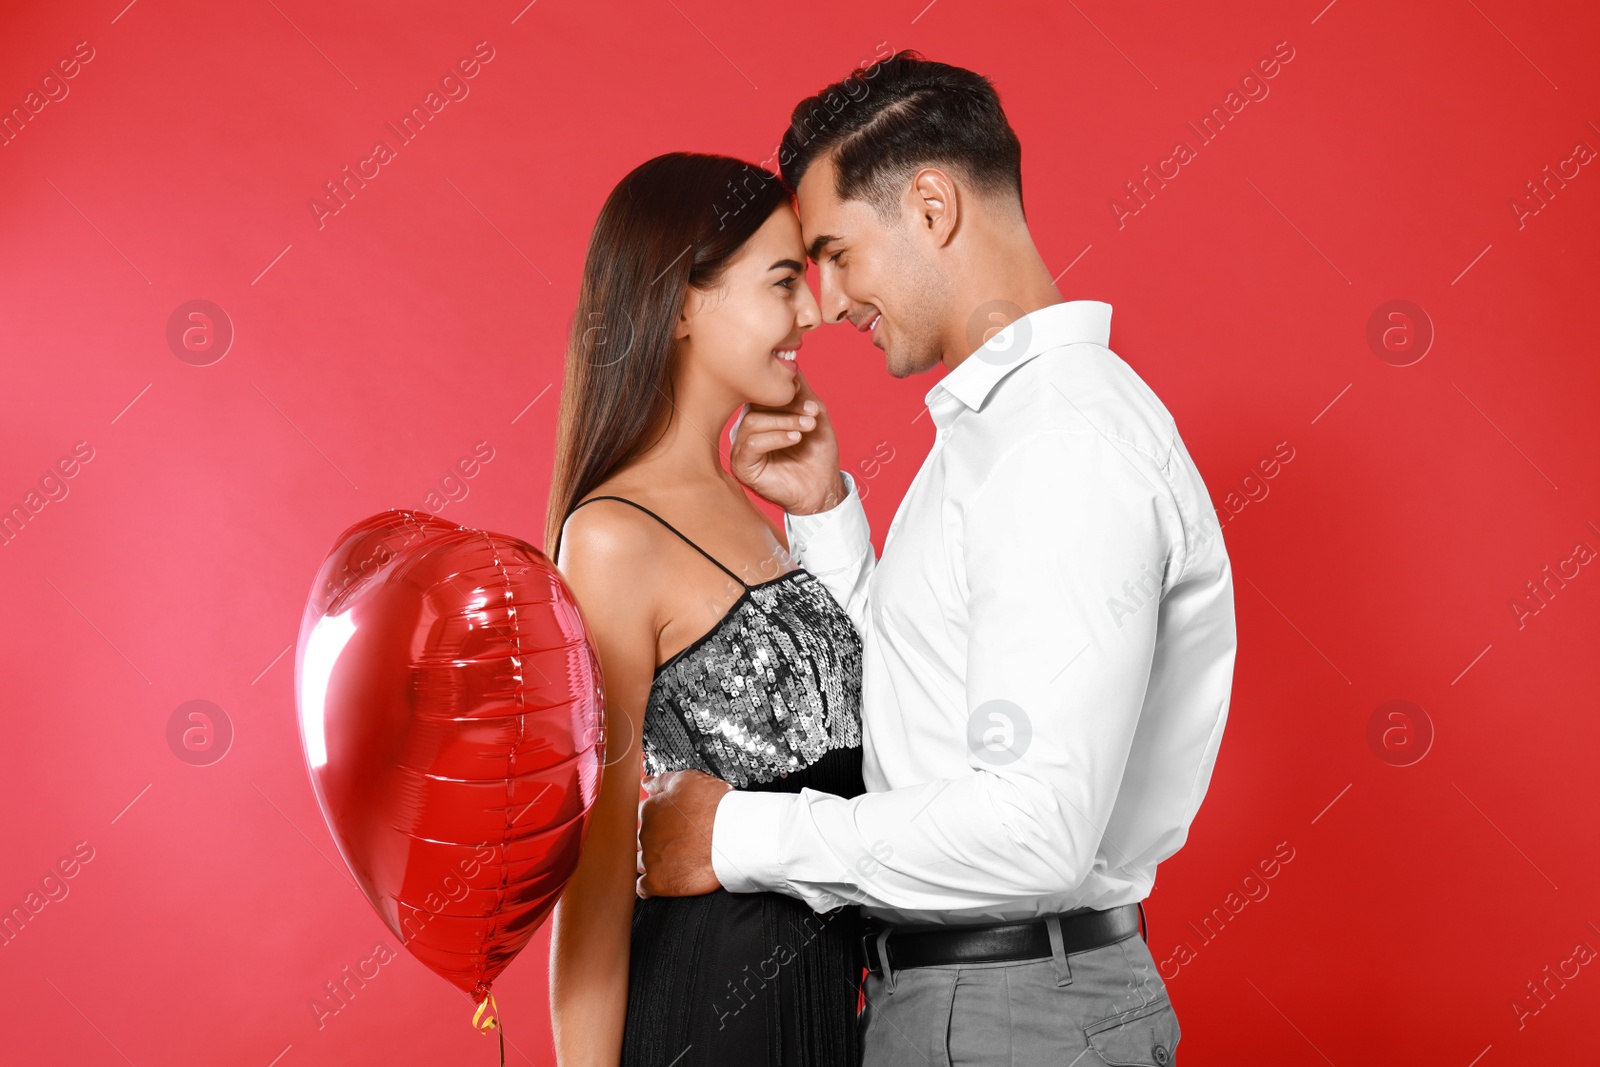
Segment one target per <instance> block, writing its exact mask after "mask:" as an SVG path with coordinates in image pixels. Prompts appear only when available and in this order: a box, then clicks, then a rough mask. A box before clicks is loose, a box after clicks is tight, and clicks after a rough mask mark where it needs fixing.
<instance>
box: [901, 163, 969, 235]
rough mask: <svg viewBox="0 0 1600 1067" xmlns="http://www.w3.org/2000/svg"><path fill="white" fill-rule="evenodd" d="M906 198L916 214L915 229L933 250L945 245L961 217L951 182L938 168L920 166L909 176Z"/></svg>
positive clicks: (957, 199)
mask: <svg viewBox="0 0 1600 1067" xmlns="http://www.w3.org/2000/svg"><path fill="white" fill-rule="evenodd" d="M906 196H907V197H908V199H909V200H910V205H911V208H912V210H913V211H914V212H915V213H916V219H917V226H918V228H919V229H921V230H922V231H923V232H924V233H925V234H926V235H927V236H928V237H929V238H930V239H931V240H932V241H933V245H934V247H935V248H938V247H942V246H943V245H945V244H947V243H948V242H949V241H950V239H951V237H953V236H954V235H955V232H956V223H957V222H958V221H959V220H960V215H961V206H962V205H961V194H960V192H959V190H957V188H956V183H955V179H954V178H952V177H951V176H950V174H949V172H948V171H943V170H940V169H939V168H938V167H923V168H922V169H921V170H919V171H917V173H915V174H913V175H912V176H911V187H910V188H909V189H908V190H907V192H906Z"/></svg>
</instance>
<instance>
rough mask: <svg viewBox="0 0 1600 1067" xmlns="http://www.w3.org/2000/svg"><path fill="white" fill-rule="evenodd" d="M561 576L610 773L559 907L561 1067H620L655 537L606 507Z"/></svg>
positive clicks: (556, 955)
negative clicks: (596, 663) (601, 715)
mask: <svg viewBox="0 0 1600 1067" xmlns="http://www.w3.org/2000/svg"><path fill="white" fill-rule="evenodd" d="M561 546H562V552H561V557H562V561H561V563H560V567H561V570H562V572H563V574H564V575H565V576H566V579H567V584H568V585H569V586H570V587H571V588H572V591H573V594H574V596H575V597H576V598H577V601H578V606H579V609H580V610H581V611H582V613H583V618H584V623H585V625H586V626H587V628H588V630H589V636H590V638H591V640H592V641H593V642H594V645H595V650H596V652H597V654H598V656H599V659H600V674H601V679H602V681H603V684H604V688H605V699H606V709H605V729H606V767H605V770H604V772H603V774H602V776H601V780H600V795H599V796H598V797H597V798H596V799H595V804H594V808H593V809H592V811H591V812H590V816H589V826H588V830H587V832H586V835H585V838H584V845H583V852H582V854H581V856H580V857H579V860H578V867H577V870H576V871H575V872H574V874H573V876H572V880H571V881H570V882H568V883H567V887H566V889H565V891H563V893H562V896H561V900H560V901H559V902H558V903H557V904H556V908H555V914H554V919H553V922H552V926H551V940H550V1018H551V1025H552V1028H553V1030H554V1035H555V1046H556V1060H557V1063H558V1064H560V1067H616V1065H617V1063H618V1061H619V1060H620V1059H621V1056H622V1026H623V1018H624V1015H625V1013H626V1010H627V1004H628V947H629V939H630V935H631V932H632V927H633V906H634V902H635V900H636V899H637V898H636V896H635V887H634V882H635V879H636V877H637V873H636V869H635V861H636V854H637V848H638V818H639V780H640V775H641V770H642V759H641V756H640V747H639V731H640V725H641V724H642V722H643V719H644V707H645V703H646V701H647V700H648V698H649V693H650V685H651V682H652V680H653V678H654V673H655V653H656V630H657V626H656V620H655V609H654V607H653V598H652V596H651V595H650V582H649V580H648V577H647V576H646V575H645V573H644V572H645V570H646V565H647V564H648V562H649V561H650V559H651V558H652V557H651V554H650V552H649V548H648V542H647V541H646V539H645V538H644V537H642V536H641V535H640V533H639V531H638V529H637V527H634V526H633V525H632V524H631V523H630V522H628V521H626V520H625V519H624V518H623V517H622V516H618V515H616V514H614V513H613V514H608V513H607V509H606V508H605V506H604V505H603V504H600V503H596V504H593V505H590V506H589V507H586V508H584V509H583V510H582V511H579V512H576V513H575V514H574V515H573V517H572V518H571V519H570V520H569V521H568V523H567V528H566V532H565V534H564V535H563V536H562V539H561Z"/></svg>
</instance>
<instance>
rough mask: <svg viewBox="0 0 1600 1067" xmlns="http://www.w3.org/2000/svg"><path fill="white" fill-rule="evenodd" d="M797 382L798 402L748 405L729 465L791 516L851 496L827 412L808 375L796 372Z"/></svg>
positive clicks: (734, 435)
mask: <svg viewBox="0 0 1600 1067" xmlns="http://www.w3.org/2000/svg"><path fill="white" fill-rule="evenodd" d="M796 381H797V383H798V384H797V388H796V389H795V393H794V399H793V400H791V401H789V403H787V404H785V405H783V406H782V407H765V406H762V405H759V404H747V405H745V410H744V413H743V414H741V415H740V416H739V421H738V422H737V423H735V424H734V427H733V431H732V435H731V436H732V440H733V447H732V448H731V449H730V450H729V456H728V461H729V466H730V467H731V468H732V470H733V475H734V477H736V478H738V479H739V481H741V482H743V483H744V484H745V485H747V486H749V487H750V488H751V489H753V490H755V492H756V493H757V494H758V495H759V496H761V497H762V499H764V500H767V501H769V502H771V503H773V504H776V505H777V506H778V507H780V508H782V509H783V510H784V511H787V512H789V513H790V514H791V515H810V514H814V513H816V512H819V511H828V510H829V509H831V508H834V507H836V506H838V504H839V503H840V502H841V501H842V500H844V498H845V496H846V495H847V494H846V493H845V488H844V479H843V478H841V477H840V476H839V440H838V438H837V437H835V436H834V432H833V424H832V423H831V422H830V421H829V420H828V411H827V409H826V408H825V407H824V406H823V404H822V401H821V400H820V399H819V398H818V397H817V394H816V393H814V392H812V391H811V386H809V385H808V384H806V379H805V375H804V374H800V373H798V372H797V373H796ZM790 433H795V434H798V435H799V437H798V438H797V439H796V438H791V437H789V434H790Z"/></svg>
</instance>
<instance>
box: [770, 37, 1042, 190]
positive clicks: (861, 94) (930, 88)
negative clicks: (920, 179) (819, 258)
mask: <svg viewBox="0 0 1600 1067" xmlns="http://www.w3.org/2000/svg"><path fill="white" fill-rule="evenodd" d="M829 153H832V154H833V163H834V168H835V183H834V187H835V192H836V193H837V195H838V197H839V199H841V200H863V201H865V202H867V203H868V204H870V205H872V207H873V209H874V210H875V211H877V213H878V216H879V217H880V218H883V219H886V220H887V219H890V218H893V217H894V215H895V214H896V213H897V212H898V210H899V204H900V197H901V195H902V194H903V193H904V191H905V183H906V181H907V180H909V179H910V177H911V175H912V174H914V173H915V172H916V171H917V169H918V168H919V167H924V166H930V165H932V166H938V165H947V166H951V167H952V168H953V169H954V170H955V171H956V172H957V175H958V177H964V178H966V179H967V180H968V181H969V182H972V183H973V184H974V185H976V186H978V187H979V188H980V189H982V190H983V191H985V192H988V193H994V194H1006V193H1015V194H1016V197H1017V204H1018V206H1019V207H1020V206H1021V204H1022V145H1021V144H1020V143H1019V142H1018V141H1017V135H1016V134H1015V133H1014V132H1012V129H1011V124H1010V123H1009V122H1007V121H1006V113H1005V111H1004V110H1002V109H1001V107H1000V96H999V94H998V93H996V92H995V89H994V85H993V84H991V83H990V81H989V79H988V78H986V77H984V76H983V75H981V74H975V73H973V72H972V71H970V70H964V69H962V68H961V67H953V66H950V65H949V64H947V63H935V62H932V61H930V60H926V59H923V58H922V56H921V55H919V54H918V53H917V52H915V51H914V50H912V49H905V50H902V51H899V52H896V53H895V54H894V55H892V56H889V57H888V58H887V59H884V60H882V61H880V62H878V63H874V64H872V65H871V66H869V67H858V68H856V69H855V70H854V71H851V73H850V76H849V77H847V78H844V79H843V80H841V81H838V82H835V83H834V84H832V85H830V86H828V87H827V88H826V89H823V90H822V91H821V92H819V93H817V95H815V96H812V97H808V98H807V99H805V100H802V101H801V102H800V103H799V104H798V105H797V106H796V107H795V109H794V112H793V114H792V115H791V116H790V118H789V128H788V130H786V131H785V132H784V135H783V143H782V145H781V146H780V148H779V150H778V165H779V167H780V169H781V171H782V173H783V181H784V184H785V185H787V186H788V187H789V189H790V190H791V191H794V190H798V189H799V188H800V179H801V178H802V177H803V176H804V175H805V172H806V170H807V169H809V168H810V166H811V165H812V164H813V163H815V162H816V161H817V160H819V159H821V158H823V157H825V156H826V155H828V154H829Z"/></svg>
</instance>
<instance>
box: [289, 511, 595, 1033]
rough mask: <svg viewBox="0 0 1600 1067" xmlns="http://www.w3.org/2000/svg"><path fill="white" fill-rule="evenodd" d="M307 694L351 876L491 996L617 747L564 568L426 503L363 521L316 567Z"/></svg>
mask: <svg viewBox="0 0 1600 1067" xmlns="http://www.w3.org/2000/svg"><path fill="white" fill-rule="evenodd" d="M295 696H296V700H297V703H298V705H299V719H300V740H301V744H302V746H303V747H304V751H305V757H306V765H307V767H308V769H309V770H310V773H311V782H312V786H313V788H314V789H315V790H316V794H317V803H318V804H319V805H320V806H321V808H322V814H323V817H324V818H325V819H326V820H327V822H328V827H329V829H330V830H331V831H332V832H333V837H334V840H335V841H336V842H337V843H338V846H339V851H340V853H341V854H342V855H343V856H344V861H345V863H346V864H347V865H348V866H349V868H350V873H351V874H352V875H354V876H355V881H356V884H357V885H359V886H360V887H361V890H362V892H364V893H365V894H366V896H367V900H368V901H370V902H371V904H372V906H373V908H375V909H376V910H377V912H378V915H379V916H380V917H381V918H382V919H383V922H384V924H385V925H386V926H388V927H389V929H390V930H391V931H393V932H394V934H395V936H396V937H398V938H399V939H400V941H401V943H402V944H404V945H405V946H406V948H408V949H409V950H410V951H411V953H412V954H413V955H415V956H416V957H417V959H419V960H421V961H422V962H423V963H424V964H426V965H427V966H428V967H430V968H431V969H432V970H433V971H435V972H436V973H438V974H439V975H441V976H442V977H444V978H445V979H447V980H448V981H450V982H451V983H453V984H454V985H455V986H456V987H457V988H459V989H461V990H463V991H464V992H466V993H467V994H468V995H469V996H470V997H471V998H472V999H473V1001H474V1002H479V1001H484V1000H485V998H486V997H487V995H488V992H489V987H490V985H491V984H492V983H493V982H494V980H495V978H496V977H498V976H499V974H500V972H501V971H503V970H504V969H505V967H506V965H507V964H509V963H510V962H511V960H512V959H513V958H514V957H515V956H516V954H517V953H518V952H519V951H520V950H521V949H522V946H523V945H525V944H527V942H528V939H529V938H530V937H532V936H533V933H534V931H535V930H537V929H538V927H539V925H540V924H541V923H542V922H543V921H544V919H545V918H546V917H547V916H548V915H549V913H550V910H551V909H552V908H553V907H554V906H555V902H556V898H557V896H558V895H559V894H560V892H561V889H562V887H563V886H565V885H566V883H567V880H568V878H570V877H571V874H572V871H573V869H574V867H575V866H576V865H577V861H578V852H579V849H580V848H581V846H582V842H583V836H584V832H585V830H586V828H587V826H588V817H589V810H590V808H591V807H592V805H593V804H594V800H595V797H596V795H597V794H598V793H599V789H600V776H601V771H602V768H603V765H604V761H605V752H604V732H603V724H604V714H605V712H604V696H603V690H602V687H601V681H600V666H599V661H598V659H597V657H596V656H595V653H594V651H593V646H592V644H591V642H590V640H589V636H588V632H587V630H586V629H585V626H584V622H583V616H582V615H581V613H580V612H579V610H578V606H577V603H576V601H575V600H574V599H573V597H572V593H571V590H569V589H568V588H567V585H566V583H565V582H564V581H563V580H562V578H561V575H560V572H559V571H557V570H556V568H555V567H554V566H553V565H552V564H551V562H550V561H549V559H548V558H546V557H545V555H544V554H543V553H542V552H540V551H539V550H538V549H536V548H534V547H533V546H532V545H530V544H527V543H526V542H524V541H519V540H517V539H515V538H512V537H505V536H502V535H499V534H492V533H486V532H484V531H482V530H472V529H467V528H465V527H462V526H458V525H456V524H455V523H450V522H446V521H444V520H442V519H438V518H435V517H434V516H432V515H429V514H426V513H424V512H417V511H400V510H391V511H386V512H383V513H382V514H379V515H374V516H372V517H371V518H369V519H366V520H364V521H362V522H359V523H357V524H356V525H354V526H352V527H350V529H348V530H346V531H345V532H344V533H343V534H342V535H340V537H339V539H338V541H337V543H336V544H335V545H334V548H333V551H332V552H331V553H329V555H328V558H327V560H326V561H325V562H324V563H323V565H322V569H321V570H320V571H319V572H318V574H317V579H316V583H315V584H314V585H313V586H312V592H311V597H310V600H309V602H308V603H307V604H306V610H305V615H304V617H303V618H302V620H301V624H300V639H299V643H298V645H297V647H296V649H295Z"/></svg>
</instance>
